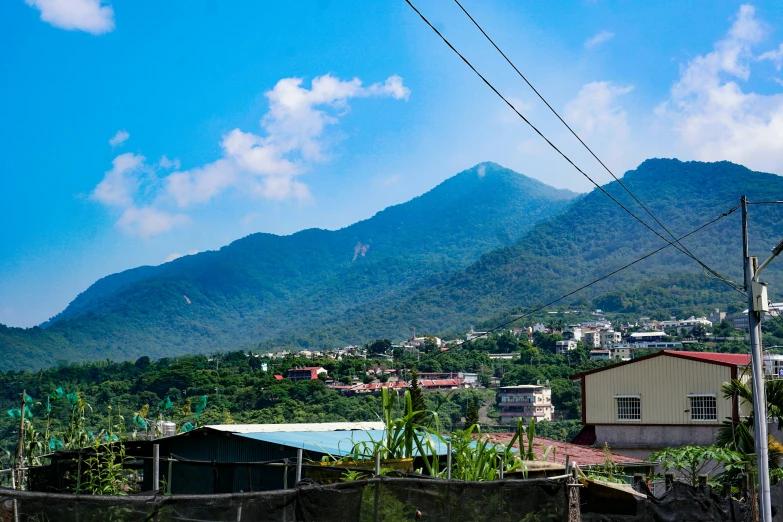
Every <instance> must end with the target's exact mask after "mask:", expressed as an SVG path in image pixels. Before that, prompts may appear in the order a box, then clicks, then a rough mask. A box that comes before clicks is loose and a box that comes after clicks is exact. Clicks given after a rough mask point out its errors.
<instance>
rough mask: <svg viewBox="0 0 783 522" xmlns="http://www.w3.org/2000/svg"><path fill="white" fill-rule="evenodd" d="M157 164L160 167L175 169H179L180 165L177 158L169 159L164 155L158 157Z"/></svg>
mask: <svg viewBox="0 0 783 522" xmlns="http://www.w3.org/2000/svg"><path fill="white" fill-rule="evenodd" d="M158 166H159V167H160V168H162V169H176V170H179V168H180V167H181V164H180V162H179V160H178V159H173V160H170V159H169V158H168V157H166V155H165V154H164V155H163V156H161V157H160V160H159V161H158Z"/></svg>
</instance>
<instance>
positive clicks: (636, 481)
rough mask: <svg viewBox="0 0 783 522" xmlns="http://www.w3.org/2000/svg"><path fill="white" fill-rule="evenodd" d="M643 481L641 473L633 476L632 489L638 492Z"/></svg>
mask: <svg viewBox="0 0 783 522" xmlns="http://www.w3.org/2000/svg"><path fill="white" fill-rule="evenodd" d="M643 481H644V475H642V474H641V473H634V474H633V489H635V490H636V491H639V490H641V489H642V482H643Z"/></svg>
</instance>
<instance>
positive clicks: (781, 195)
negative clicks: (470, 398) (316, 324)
mask: <svg viewBox="0 0 783 522" xmlns="http://www.w3.org/2000/svg"><path fill="white" fill-rule="evenodd" d="M622 181H623V183H624V184H625V186H626V187H628V189H629V190H630V191H631V192H633V193H634V194H635V195H636V197H637V198H638V199H639V200H640V201H642V202H643V203H645V206H646V207H647V208H648V209H649V210H650V211H651V212H652V214H653V215H655V216H656V217H657V218H658V219H659V220H660V221H661V222H662V223H663V224H664V225H665V226H666V227H667V229H668V230H670V231H671V232H672V233H673V234H675V235H676V236H677V237H679V236H682V235H684V234H687V233H689V232H691V231H692V230H694V229H695V228H697V227H699V226H700V225H702V224H704V223H706V222H708V221H710V220H712V219H714V218H716V217H718V216H719V215H720V214H722V213H724V212H726V211H728V210H729V209H731V208H732V207H734V206H735V205H736V204H737V203H738V202H739V200H740V197H741V196H742V195H743V194H744V195H746V196H747V197H748V198H749V200H751V201H769V200H783V177H780V176H777V175H774V174H764V173H759V172H753V171H751V170H749V169H747V168H745V167H742V166H740V165H735V164H733V163H729V162H718V163H701V162H681V161H678V160H673V159H671V160H670V159H653V160H647V161H645V162H644V163H642V164H641V165H640V166H639V167H638V168H637V169H636V170H633V171H629V172H627V173H626V174H625V175H624V176H623V178H622ZM604 189H605V190H606V191H607V192H608V193H609V194H611V195H613V196H614V197H615V198H616V199H617V200H619V201H620V202H622V203H623V204H624V205H625V206H626V207H627V208H628V209H629V210H630V211H631V212H633V213H634V214H636V215H637V216H638V217H639V218H641V219H643V220H644V221H645V222H647V223H648V224H649V225H650V226H651V227H652V228H654V229H656V230H658V231H659V233H661V234H662V235H664V236H666V235H667V234H666V233H665V232H664V231H663V230H662V229H661V227H660V226H658V225H656V224H655V223H654V221H653V220H652V218H650V217H649V215H647V214H646V213H645V211H644V210H643V209H642V208H641V207H640V206H639V205H638V204H637V203H635V202H634V201H633V199H632V198H631V196H629V195H628V194H627V193H626V191H625V190H624V189H623V188H622V187H621V186H620V185H619V183H617V182H612V183H609V184H607V185H605V186H604ZM750 208H751V210H750V212H749V216H750V218H749V222H750V226H749V230H750V241H749V243H750V246H751V248H750V250H751V255H757V256H758V257H760V258H762V259H761V260H764V259H766V258H767V257H768V255H769V250H770V248H771V247H772V246H773V245H774V244H775V243H777V242H778V241H779V240H780V238H781V237H783V206H780V205H758V206H751V207H750ZM682 243H683V244H684V245H685V246H686V247H687V248H688V249H689V250H690V251H691V252H692V253H693V254H695V255H696V256H697V257H698V258H699V259H701V260H702V261H703V262H705V263H707V264H708V265H709V266H711V267H712V268H714V269H716V270H718V271H719V272H720V273H721V274H723V275H724V276H726V277H728V278H730V279H732V280H733V281H737V282H739V283H740V284H741V283H742V281H743V276H742V270H743V269H742V235H741V212H740V211H739V210H736V211H735V212H734V213H732V214H731V215H729V216H727V217H725V218H723V219H721V220H720V221H718V222H716V223H715V224H713V225H711V226H709V227H707V228H705V229H703V230H702V231H700V232H698V233H696V234H694V235H693V236H690V237H688V238H687V239H685V240H683V241H682ZM665 244H666V242H664V241H663V240H662V239H661V238H659V237H658V236H656V235H655V234H654V233H653V232H651V231H650V230H648V229H646V228H645V227H644V225H642V224H641V223H639V222H638V221H636V220H635V219H634V218H633V217H631V216H630V215H629V214H628V213H626V212H625V211H624V210H623V209H622V208H621V207H620V206H619V205H617V204H616V203H614V202H612V200H611V199H610V198H609V197H607V196H606V195H605V194H603V193H601V192H600V191H598V190H594V191H592V192H590V193H589V194H587V195H585V196H584V197H580V198H576V199H575V200H574V201H573V203H572V204H571V205H570V206H569V208H568V209H567V210H566V211H565V212H563V213H561V214H559V215H557V216H556V217H553V218H552V219H550V220H548V221H546V222H542V223H540V224H538V225H536V226H535V227H534V228H533V229H532V230H531V231H529V232H528V233H527V234H525V236H524V237H523V238H522V239H521V240H520V241H518V242H517V243H515V244H514V245H511V246H507V247H503V248H499V249H497V250H494V251H492V252H489V253H487V254H485V255H483V256H482V257H481V258H480V259H479V260H478V261H477V262H475V263H473V264H472V265H470V266H469V267H468V268H466V269H465V270H463V271H461V272H459V273H457V274H455V275H454V276H453V277H452V278H450V279H449V280H448V281H446V282H444V283H441V284H439V285H436V286H434V287H431V288H428V289H424V290H422V291H420V292H418V293H417V294H415V295H414V296H411V297H409V298H408V299H405V300H403V301H400V302H398V303H395V304H394V305H393V306H391V307H389V308H387V309H383V310H376V311H374V312H372V313H369V314H360V313H353V314H352V315H353V318H351V319H349V320H346V321H344V322H341V323H339V324H338V323H335V324H329V325H324V326H323V328H322V329H321V330H314V331H312V332H311V333H310V338H316V339H328V338H333V337H343V338H349V336H351V335H355V336H356V337H353V338H352V339H369V338H375V337H377V336H380V335H391V334H398V335H399V333H402V332H405V331H407V328H408V326H409V325H414V326H416V328H417V331H430V332H439V333H447V332H464V331H466V330H467V329H468V328H470V327H471V326H473V325H475V326H477V327H483V328H487V327H491V326H492V325H495V324H499V323H500V322H501V321H503V320H507V319H508V318H511V317H512V316H514V315H519V314H522V313H525V312H526V311H528V310H530V309H531V308H535V307H536V306H537V305H540V304H545V303H548V302H549V301H551V300H553V299H556V298H557V297H560V296H562V295H564V294H567V293H569V292H571V291H573V290H574V289H577V288H579V287H580V286H582V285H584V284H586V283H589V282H591V281H593V280H595V279H598V278H600V277H602V276H604V275H606V274H608V273H610V272H612V271H614V270H616V269H618V268H621V267H623V266H624V265H626V264H628V263H630V262H632V261H634V260H635V259H638V258H639V257H641V256H643V255H645V254H647V253H649V252H651V251H653V250H655V249H657V248H659V247H661V246H663V245H665ZM760 262H761V261H760ZM696 275H698V277H695V276H696ZM764 280H766V281H768V282H769V283H770V297H771V298H773V299H775V297H776V296H783V292H781V285H783V259H781V260H780V261H779V262H777V263H772V264H770V266H769V268H768V269H767V270H766V271H765V275H764ZM652 288H655V289H656V291H657V294H656V293H655V292H651V291H650V289H652ZM612 297H614V299H612ZM656 297H657V299H656ZM650 298H652V299H650ZM580 299H581V300H583V299H595V300H596V302H597V303H602V304H604V305H606V307H607V308H609V309H614V311H618V312H631V311H636V312H638V313H640V314H644V315H646V314H647V313H649V312H650V311H652V310H655V309H656V308H658V309H660V307H659V303H661V302H662V301H665V302H666V305H667V306H666V309H667V310H669V311H671V312H672V313H677V312H678V311H681V312H684V311H686V310H688V311H692V310H697V311H698V310H701V311H703V312H706V311H709V309H711V308H713V307H717V306H720V307H721V308H722V309H723V310H725V309H726V308H728V307H732V308H733V309H739V310H744V309H745V308H746V306H745V304H746V302H745V301H743V299H744V297H743V296H742V295H741V294H739V293H737V292H736V291H734V290H731V289H730V288H729V287H728V286H726V285H724V284H723V283H722V282H720V281H717V280H716V279H713V278H711V277H708V276H707V275H705V274H702V268H701V266H700V265H698V264H697V263H696V262H695V261H693V260H692V259H690V258H689V257H687V256H686V255H684V254H682V253H680V252H677V251H676V250H675V249H674V248H672V247H669V248H667V249H665V250H663V251H661V252H660V253H658V254H656V255H654V256H652V257H650V258H648V259H646V260H644V261H642V262H640V263H638V264H635V265H633V266H632V267H631V268H628V269H626V270H623V271H622V272H620V273H618V274H616V275H614V276H612V277H610V278H608V279H606V280H604V281H602V282H600V283H598V284H596V285H594V286H591V287H589V288H587V289H585V290H584V291H582V292H579V293H578V294H576V295H574V296H573V297H570V298H568V299H566V300H564V301H562V302H561V303H559V304H570V303H577V302H579V301H580ZM780 300H781V299H780V298H778V301H780ZM683 305H685V306H683ZM651 309H652V310H651ZM522 324H525V323H524V322H523V323H522ZM291 340H294V339H291Z"/></svg>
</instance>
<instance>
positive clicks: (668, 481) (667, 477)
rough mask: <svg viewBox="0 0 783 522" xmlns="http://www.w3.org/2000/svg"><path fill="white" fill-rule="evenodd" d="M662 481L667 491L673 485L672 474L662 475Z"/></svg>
mask: <svg viewBox="0 0 783 522" xmlns="http://www.w3.org/2000/svg"><path fill="white" fill-rule="evenodd" d="M664 480H665V482H666V491H669V490H670V489H672V485H673V484H674V473H666V474H665V475H664Z"/></svg>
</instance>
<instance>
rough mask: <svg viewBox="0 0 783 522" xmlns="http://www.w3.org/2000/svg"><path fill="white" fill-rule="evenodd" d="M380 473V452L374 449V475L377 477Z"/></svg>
mask: <svg viewBox="0 0 783 522" xmlns="http://www.w3.org/2000/svg"><path fill="white" fill-rule="evenodd" d="M380 475H381V452H380V451H376V452H375V476H376V477H379V476H380Z"/></svg>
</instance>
